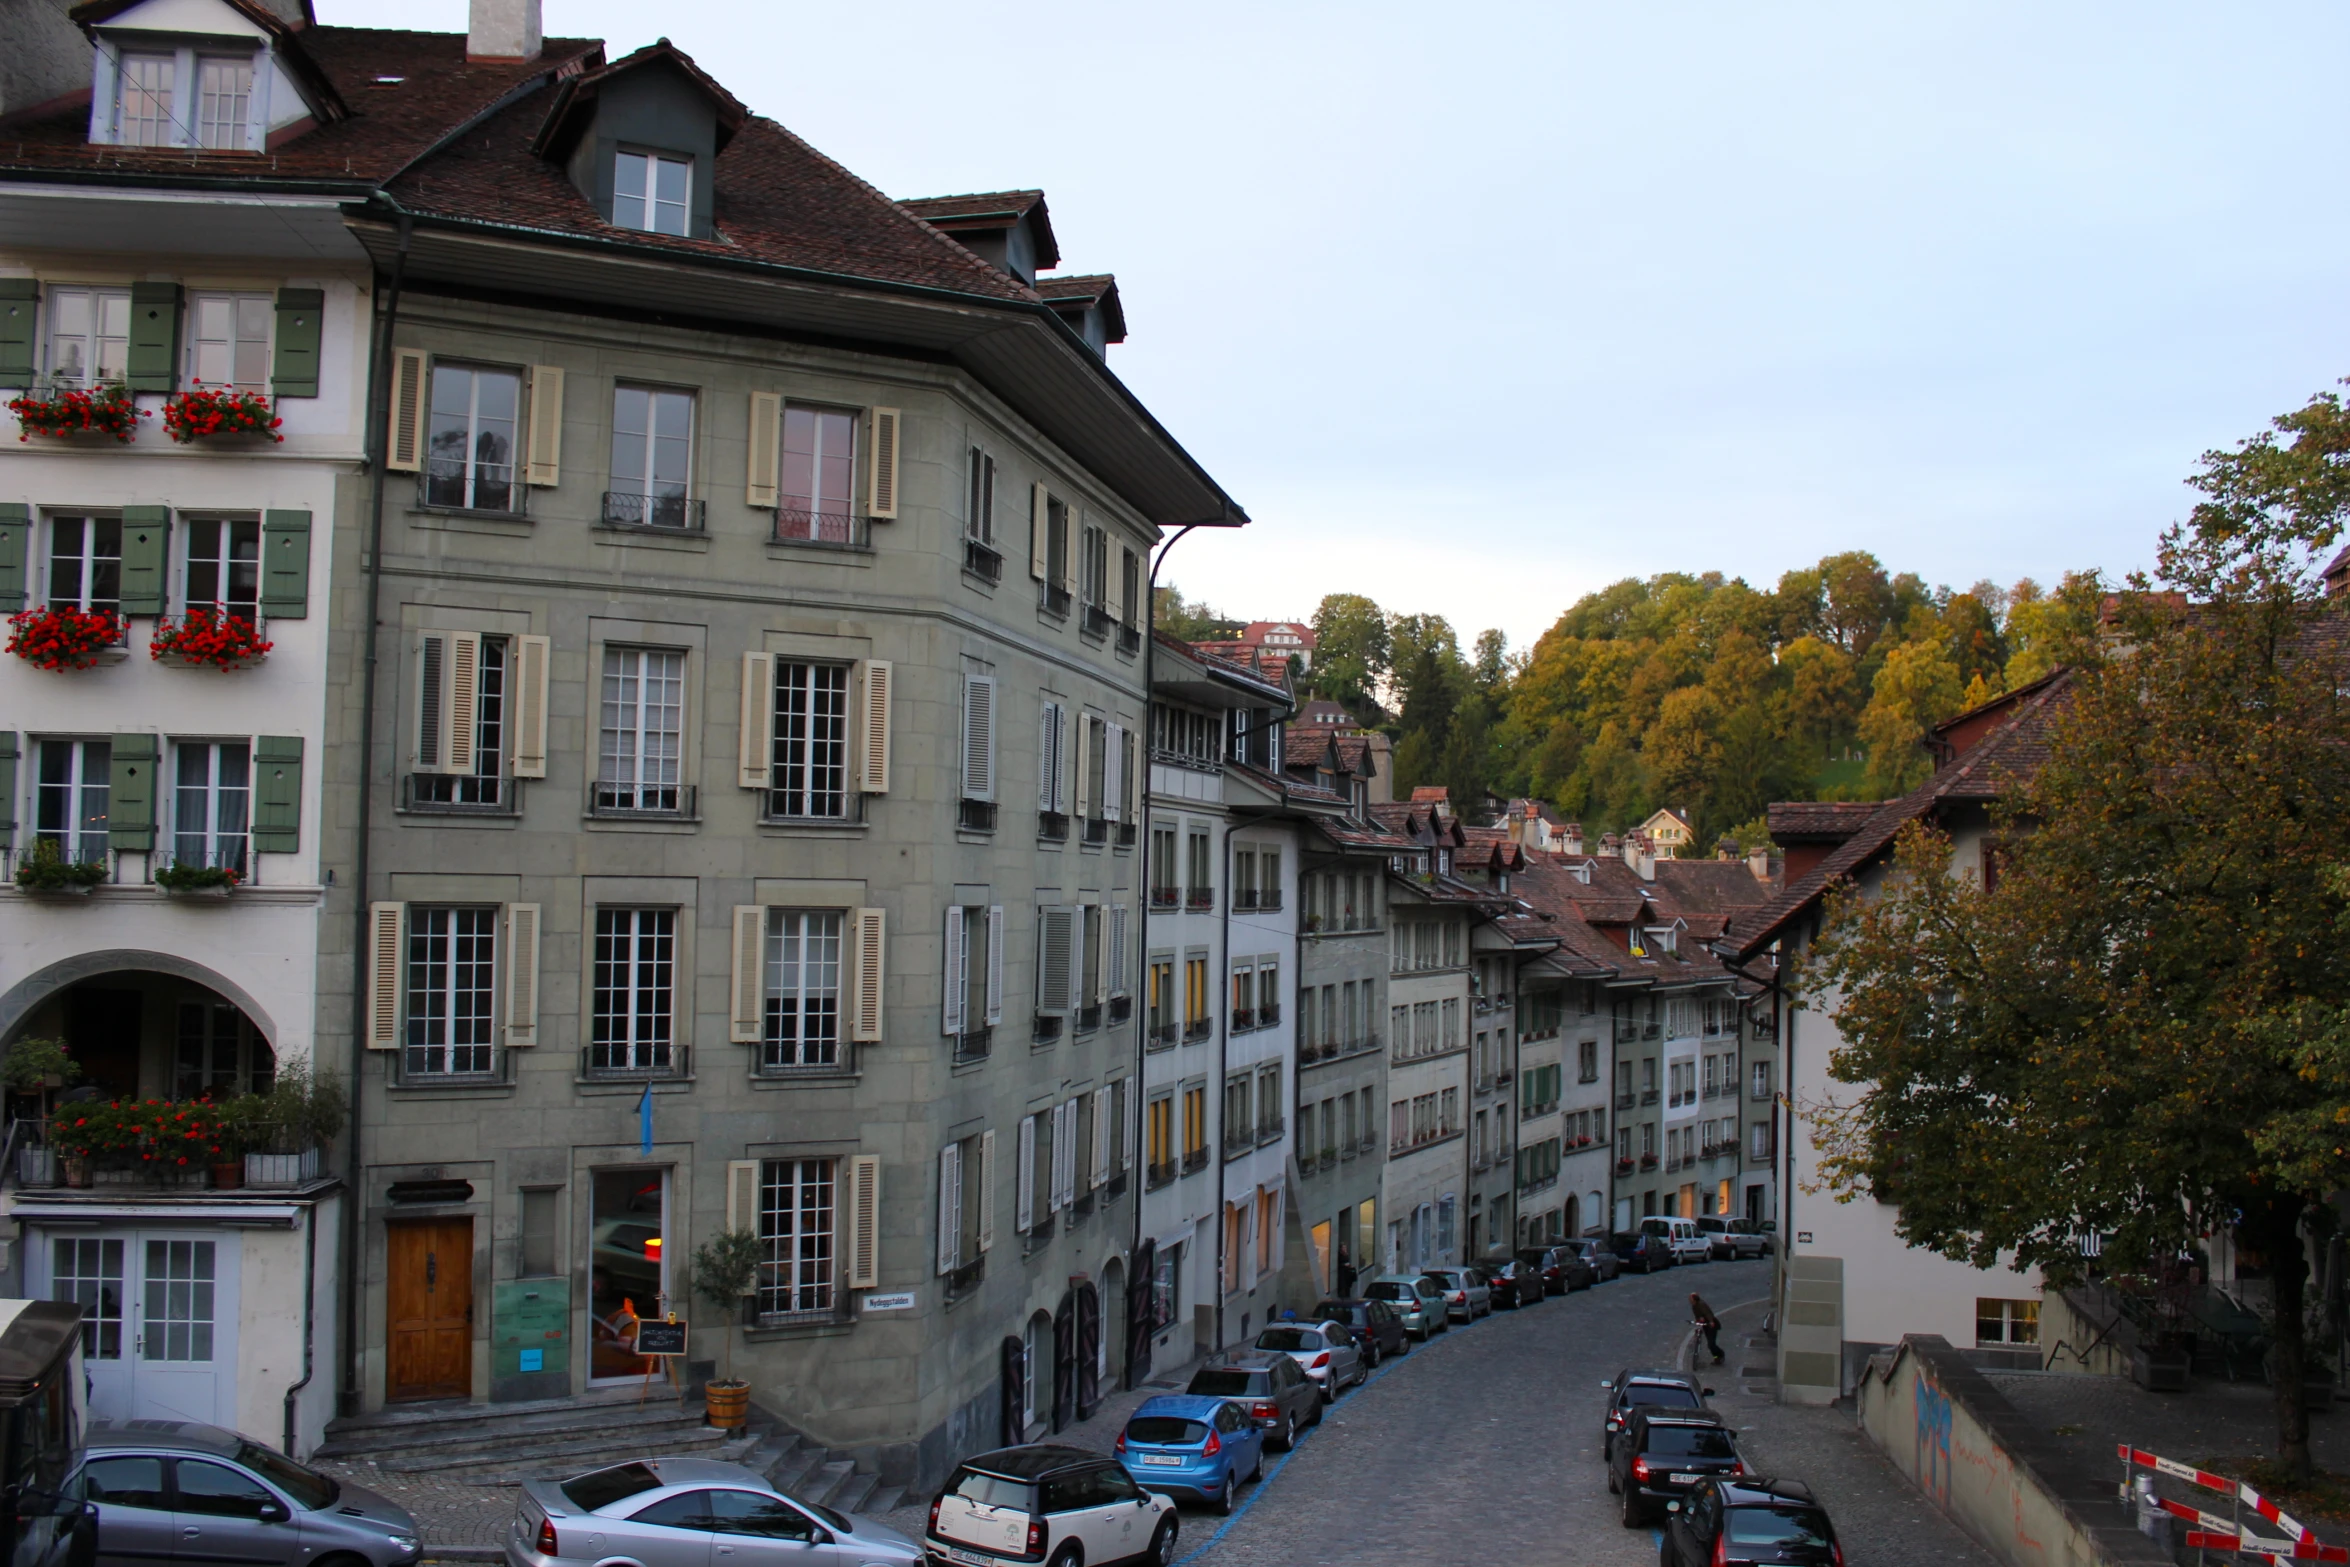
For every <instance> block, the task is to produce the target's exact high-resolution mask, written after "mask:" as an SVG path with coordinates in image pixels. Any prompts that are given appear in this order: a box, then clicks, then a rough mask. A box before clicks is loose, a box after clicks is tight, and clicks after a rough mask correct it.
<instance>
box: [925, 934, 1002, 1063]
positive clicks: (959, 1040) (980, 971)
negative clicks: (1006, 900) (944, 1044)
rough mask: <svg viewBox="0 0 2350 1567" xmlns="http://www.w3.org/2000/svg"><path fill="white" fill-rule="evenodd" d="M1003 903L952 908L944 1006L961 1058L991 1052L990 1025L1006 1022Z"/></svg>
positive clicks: (944, 1018)
mask: <svg viewBox="0 0 2350 1567" xmlns="http://www.w3.org/2000/svg"><path fill="white" fill-rule="evenodd" d="M1003 927H1004V910H1003V906H1002V905H1001V904H995V905H986V904H970V905H963V904H953V905H949V906H948V908H947V911H946V974H945V980H944V982H943V986H942V1005H941V1007H940V1013H941V1021H942V1023H943V1025H944V1027H943V1030H942V1031H943V1032H944V1033H946V1034H947V1035H949V1036H950V1037H952V1038H953V1039H954V1041H955V1059H956V1060H958V1061H962V1060H976V1059H978V1058H979V1057H981V1056H984V1055H986V1054H987V1047H988V1030H989V1029H991V1028H993V1027H994V1026H995V1025H996V1024H997V1023H999V1022H1001V1021H1003V984H1004V970H1003V951H1002V946H1001V944H1002V941H1003Z"/></svg>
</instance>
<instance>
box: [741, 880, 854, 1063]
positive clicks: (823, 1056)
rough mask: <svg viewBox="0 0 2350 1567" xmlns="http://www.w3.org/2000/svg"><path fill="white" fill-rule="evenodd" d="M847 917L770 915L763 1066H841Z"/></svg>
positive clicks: (830, 914)
mask: <svg viewBox="0 0 2350 1567" xmlns="http://www.w3.org/2000/svg"><path fill="white" fill-rule="evenodd" d="M840 966H841V915H840V912H839V911H838V910H802V909H770V910H768V911H767V959H766V969H767V977H766V982H765V983H766V1020H765V1023H764V1025H763V1026H762V1028H761V1032H760V1039H761V1053H760V1061H761V1064H762V1065H765V1066H768V1067H794V1066H834V1065H837V1064H838V1063H839V1061H840V1038H841V1032H840Z"/></svg>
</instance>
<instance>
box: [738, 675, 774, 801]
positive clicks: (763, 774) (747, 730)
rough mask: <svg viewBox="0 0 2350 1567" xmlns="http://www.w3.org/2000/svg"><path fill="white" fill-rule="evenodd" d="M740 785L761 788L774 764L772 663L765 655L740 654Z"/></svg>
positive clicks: (765, 783) (771, 772)
mask: <svg viewBox="0 0 2350 1567" xmlns="http://www.w3.org/2000/svg"><path fill="white" fill-rule="evenodd" d="M740 744H741V753H742V754H741V782H742V786H743V787H744V788H745V789H764V788H766V787H767V785H768V780H769V778H770V777H771V776H772V774H773V770H774V764H775V756H774V753H775V661H774V659H773V658H772V657H770V656H769V655H768V654H765V653H745V654H744V655H743V707H742V726H741V741H740Z"/></svg>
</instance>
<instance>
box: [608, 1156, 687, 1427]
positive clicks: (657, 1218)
mask: <svg viewBox="0 0 2350 1567" xmlns="http://www.w3.org/2000/svg"><path fill="white" fill-rule="evenodd" d="M590 1192H591V1210H592V1216H591V1219H590V1223H591V1225H592V1226H593V1233H592V1235H591V1238H590V1242H589V1261H588V1314H589V1317H590V1319H591V1320H590V1323H589V1327H590V1332H589V1335H588V1343H589V1350H588V1376H589V1378H590V1379H591V1380H595V1381H625V1380H629V1379H632V1378H641V1377H643V1376H645V1375H646V1374H647V1373H649V1372H650V1371H652V1370H653V1369H654V1367H655V1364H656V1363H655V1362H654V1361H651V1360H648V1359H645V1358H643V1357H641V1356H639V1355H638V1354H637V1353H636V1348H635V1343H636V1325H637V1321H638V1319H640V1318H644V1317H650V1318H653V1319H654V1320H656V1321H658V1320H659V1319H660V1318H661V1317H662V1315H663V1314H664V1313H666V1312H667V1310H668V1309H669V1271H668V1261H667V1259H666V1258H665V1257H664V1256H663V1255H662V1252H663V1247H662V1244H661V1243H662V1238H663V1235H662V1232H663V1229H664V1227H665V1222H666V1220H667V1217H668V1208H669V1172H668V1171H667V1170H597V1171H595V1172H594V1174H593V1176H592V1178H591V1182H590Z"/></svg>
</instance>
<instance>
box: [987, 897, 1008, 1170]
mask: <svg viewBox="0 0 2350 1567" xmlns="http://www.w3.org/2000/svg"><path fill="white" fill-rule="evenodd" d="M1003 1020H1004V906H1003V905H1002V904H1000V903H997V904H991V905H989V907H988V911H987V1026H988V1027H989V1028H993V1027H995V1026H996V1025H997V1024H998V1023H1001V1022H1002V1021H1003ZM989 1135H990V1136H993V1135H994V1134H993V1133H990V1134H989Z"/></svg>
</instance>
